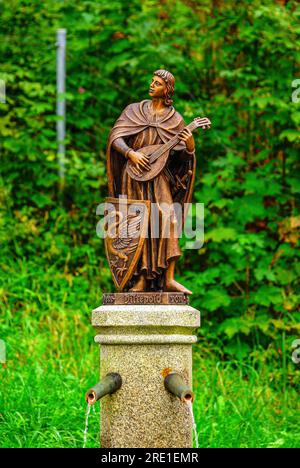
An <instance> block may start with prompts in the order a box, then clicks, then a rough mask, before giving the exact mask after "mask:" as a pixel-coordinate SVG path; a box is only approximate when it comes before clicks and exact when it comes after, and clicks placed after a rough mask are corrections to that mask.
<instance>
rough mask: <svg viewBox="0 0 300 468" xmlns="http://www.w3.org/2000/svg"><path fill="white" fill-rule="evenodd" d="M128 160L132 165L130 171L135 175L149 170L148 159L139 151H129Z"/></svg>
mask: <svg viewBox="0 0 300 468" xmlns="http://www.w3.org/2000/svg"><path fill="white" fill-rule="evenodd" d="M128 158H129V159H130V161H131V162H132V163H133V164H134V167H133V168H132V170H133V172H134V173H135V174H136V175H138V174H139V173H140V172H141V171H142V170H143V169H146V171H149V170H150V169H151V166H150V163H149V157H148V156H146V155H145V154H143V153H141V152H139V151H134V150H131V151H129V154H128Z"/></svg>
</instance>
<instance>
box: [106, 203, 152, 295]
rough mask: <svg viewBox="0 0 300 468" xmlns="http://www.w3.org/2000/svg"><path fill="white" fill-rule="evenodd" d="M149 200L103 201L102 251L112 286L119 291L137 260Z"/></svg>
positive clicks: (143, 238) (146, 227)
mask: <svg viewBox="0 0 300 468" xmlns="http://www.w3.org/2000/svg"><path fill="white" fill-rule="evenodd" d="M150 203H151V202H150V201H149V200H130V199H128V198H126V197H120V198H112V197H110V198H106V200H105V231H106V232H105V250H106V255H107V259H108V263H109V267H110V270H111V272H112V277H113V280H114V283H115V285H116V287H117V289H118V290H120V291H121V290H123V288H124V287H125V286H126V284H127V283H128V281H129V280H130V279H131V277H132V275H133V273H134V271H135V268H136V265H137V262H138V260H139V257H140V254H141V251H142V248H143V244H144V241H145V237H146V235H147V232H148V225H149V217H150Z"/></svg>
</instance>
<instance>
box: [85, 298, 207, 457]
mask: <svg viewBox="0 0 300 468" xmlns="http://www.w3.org/2000/svg"><path fill="white" fill-rule="evenodd" d="M92 324H93V326H94V327H95V328H96V330H97V335H96V337H95V341H96V343H99V344H100V369H101V372H100V374H101V375H100V377H101V378H103V377H104V376H105V375H106V374H107V373H108V372H118V373H119V374H120V375H121V377H122V381H123V384H122V387H121V388H120V390H118V391H117V392H116V393H114V394H112V395H106V396H105V397H104V398H102V400H101V417H100V425H101V430H100V433H101V447H103V448H104V447H106V448H107V447H108V448H112V447H113V448H124V447H131V448H135V447H143V448H151V447H153V448H157V447H162V448H181V447H192V420H191V415H190V413H189V410H188V407H187V406H186V404H185V403H183V402H181V401H180V400H179V399H178V398H177V397H176V396H173V395H172V394H170V393H169V392H168V391H167V390H166V389H165V388H164V377H165V376H166V375H167V374H168V373H169V372H170V371H174V372H179V373H180V374H182V375H183V376H184V377H185V379H186V382H187V383H189V384H190V385H192V344H193V343H196V341H197V337H196V336H195V335H194V334H193V332H194V330H195V329H196V328H197V327H199V325H200V313H199V311H198V310H196V309H194V308H192V307H190V306H188V305H184V304H183V305H166V304H156V305H128V304H127V305H116V304H109V305H102V306H100V307H98V308H97V309H95V310H94V311H93V315H92Z"/></svg>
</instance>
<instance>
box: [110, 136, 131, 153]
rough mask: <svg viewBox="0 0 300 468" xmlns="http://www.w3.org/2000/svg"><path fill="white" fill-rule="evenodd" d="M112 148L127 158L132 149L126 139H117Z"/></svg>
mask: <svg viewBox="0 0 300 468" xmlns="http://www.w3.org/2000/svg"><path fill="white" fill-rule="evenodd" d="M112 146H113V148H114V149H115V150H117V151H118V152H119V153H121V154H123V156H125V157H127V154H128V152H129V151H130V150H131V148H130V147H129V146H128V145H127V143H126V142H125V140H124V138H122V137H119V138H116V139H115V141H114V142H113V144H112Z"/></svg>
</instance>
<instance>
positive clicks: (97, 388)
mask: <svg viewBox="0 0 300 468" xmlns="http://www.w3.org/2000/svg"><path fill="white" fill-rule="evenodd" d="M121 385H122V377H121V376H120V374H118V373H117V372H110V373H109V374H107V375H106V376H105V377H104V378H103V379H102V380H100V382H98V383H97V384H96V385H94V387H92V388H90V389H89V390H88V391H87V392H86V394H85V399H86V401H87V403H89V404H90V405H94V404H95V403H96V401H98V400H100V398H102V397H104V396H105V395H107V394H110V395H111V394H112V393H115V392H116V391H117V390H119V388H120V387H121Z"/></svg>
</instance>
